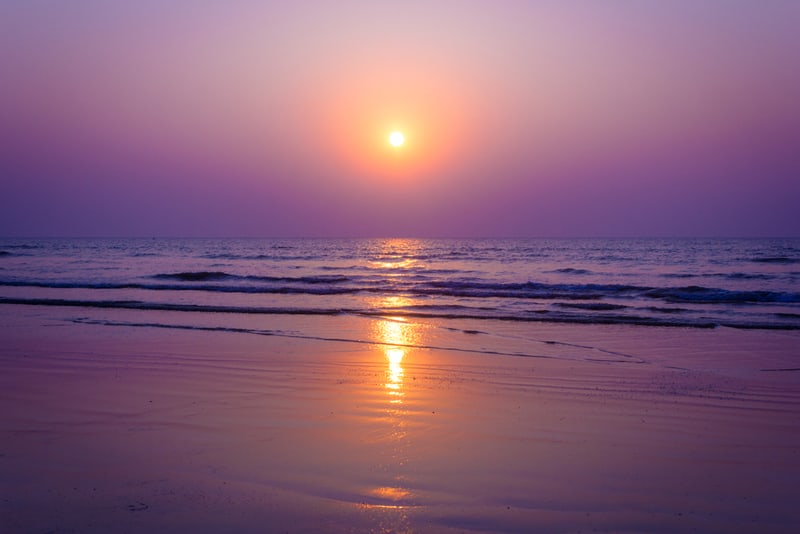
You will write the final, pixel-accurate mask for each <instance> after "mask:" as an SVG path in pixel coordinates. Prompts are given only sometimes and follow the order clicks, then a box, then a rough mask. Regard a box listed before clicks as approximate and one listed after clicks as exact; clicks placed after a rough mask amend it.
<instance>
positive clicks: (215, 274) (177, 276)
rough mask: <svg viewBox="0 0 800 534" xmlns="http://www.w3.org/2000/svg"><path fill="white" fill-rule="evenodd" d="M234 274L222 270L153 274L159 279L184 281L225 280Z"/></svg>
mask: <svg viewBox="0 0 800 534" xmlns="http://www.w3.org/2000/svg"><path fill="white" fill-rule="evenodd" d="M232 277H233V275H230V274H228V273H223V272H221V271H198V272H183V273H162V274H156V275H153V278H155V279H158V280H182V281H184V282H205V281H207V280H225V279H227V278H232Z"/></svg>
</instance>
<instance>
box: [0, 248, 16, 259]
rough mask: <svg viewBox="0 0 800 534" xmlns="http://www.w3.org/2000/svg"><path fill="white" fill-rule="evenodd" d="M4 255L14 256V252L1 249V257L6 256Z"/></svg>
mask: <svg viewBox="0 0 800 534" xmlns="http://www.w3.org/2000/svg"><path fill="white" fill-rule="evenodd" d="M4 256H13V254H12V253H10V252H9V251H7V250H0V258H2V257H4Z"/></svg>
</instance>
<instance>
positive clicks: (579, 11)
mask: <svg viewBox="0 0 800 534" xmlns="http://www.w3.org/2000/svg"><path fill="white" fill-rule="evenodd" d="M798 28H800V2H797V1H794V0H787V1H780V0H763V1H756V0H753V1H747V2H744V1H738V0H708V1H704V2H697V1H689V0H687V1H681V0H675V1H670V2H660V1H648V0H641V1H634V0H630V1H624V0H618V1H614V0H607V1H589V0H586V1H569V0H566V1H541V2H536V1H533V0H531V1H525V2H522V1H513V0H505V1H488V0H486V1H469V0H460V1H438V2H437V1H427V2H415V1H407V2H401V1H398V0H392V1H381V0H376V1H370V2H351V1H346V0H342V1H303V0H299V1H294V2H283V1H281V2H268V1H238V0H230V1H225V2H223V1H207V0H185V1H182V0H173V1H169V0H164V1H161V0H159V1H153V0H138V1H136V2H122V1H120V2H108V1H105V0H71V1H69V2H61V1H56V0H51V1H48V0H4V1H3V2H2V3H0V235H2V236H8V237H14V236H18V237H34V236H109V237H128V236H131V237H132V236H140V237H150V236H173V237H178V236H180V237H193V236H198V237H225V236H229V237H250V236H253V237H644V236H659V237H680V236H704V237H705V236H730V237H739V236H740V237H749V236H800V53H798V50H800V30H799V29H798ZM393 131H401V132H403V133H404V135H405V138H406V142H405V144H404V145H403V146H401V147H392V145H390V144H389V142H388V138H389V135H390V133H391V132H393Z"/></svg>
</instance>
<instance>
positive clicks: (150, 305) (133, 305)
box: [0, 297, 800, 330]
mask: <svg viewBox="0 0 800 534" xmlns="http://www.w3.org/2000/svg"><path fill="white" fill-rule="evenodd" d="M2 304H9V305H28V306H54V307H78V308H97V309H122V310H139V311H168V312H190V313H224V314H247V315H309V316H311V315H328V316H330V315H344V314H348V315H359V316H364V317H382V318H385V317H401V318H425V319H457V320H458V319H472V320H496V321H514V322H531V323H567V324H595V325H635V326H654V327H684V328H716V327H718V326H725V327H731V328H738V329H770V330H800V324H798V323H796V322H790V321H791V319H792V318H793V317H787V316H785V315H786V314H784V315H783V316H780V317H776V319H781V321H779V322H770V321H767V320H753V319H750V320H748V319H741V320H712V319H709V318H706V317H700V318H697V317H694V318H693V317H690V316H681V317H674V316H670V317H669V318H666V317H663V316H662V317H659V316H646V315H637V314H635V313H623V314H620V313H595V312H596V311H598V310H593V309H588V310H584V311H587V312H588V313H580V312H578V313H570V312H555V311H552V310H546V309H537V310H527V311H522V312H520V311H518V312H507V311H502V310H498V309H491V308H472V307H469V306H440V307H436V306H408V307H405V308H390V309H381V308H375V309H359V308H301V307H266V306H234V305H228V306H225V305H206V304H202V305H201V304H178V303H163V302H148V301H139V300H84V299H50V298H6V297H0V305H2ZM599 311H606V310H603V309H599ZM608 311H615V310H608ZM620 311H621V310H620ZM772 315H773V316H775V315H776V314H772ZM789 315H791V314H789Z"/></svg>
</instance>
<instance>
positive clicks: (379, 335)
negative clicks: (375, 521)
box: [364, 297, 422, 528]
mask: <svg viewBox="0 0 800 534" xmlns="http://www.w3.org/2000/svg"><path fill="white" fill-rule="evenodd" d="M389 300H391V302H389ZM379 304H380V305H383V306H386V305H391V306H402V305H403V304H404V299H403V298H402V297H391V298H390V299H382V300H381V302H380V303H379ZM421 331H422V328H421V325H419V324H417V323H412V322H409V321H407V320H405V319H404V318H402V317H386V318H384V319H379V320H376V321H375V322H374V323H373V327H372V338H373V339H374V340H375V341H376V342H377V343H379V344H380V347H381V351H382V353H383V356H384V358H385V368H384V380H383V381H382V385H383V388H384V390H385V391H386V395H387V397H388V398H387V401H388V402H387V404H386V405H385V408H384V409H383V415H382V417H381V421H382V422H383V423H384V424H386V426H387V427H386V430H385V431H386V436H387V438H388V441H387V445H386V450H385V454H386V455H387V461H386V464H385V465H384V466H382V469H386V470H387V474H388V475H389V478H388V479H385V480H384V481H383V484H380V485H378V486H376V487H373V488H370V489H368V490H366V495H365V496H366V497H367V499H365V503H364V507H365V508H366V509H376V510H377V509H383V510H387V509H388V508H394V509H396V510H398V511H401V510H405V509H406V508H407V507H408V506H411V505H413V504H414V495H413V491H412V490H411V489H410V488H409V487H408V477H407V473H406V471H407V470H408V458H409V448H410V446H411V441H410V439H409V428H408V410H409V406H408V403H407V398H406V395H407V386H408V385H407V384H406V383H405V369H404V365H406V364H407V362H408V360H409V359H410V358H412V357H413V356H414V355H415V350H414V347H415V346H416V345H419V344H420V342H421V335H422V332H421ZM387 511H388V510H387ZM385 519H388V518H385ZM407 519H408V518H407V517H406V515H405V512H403V513H402V515H401V516H398V517H396V518H395V521H399V522H400V524H398V525H394V527H395V528H396V527H398V526H402V524H403V523H404V522H405V521H407Z"/></svg>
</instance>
